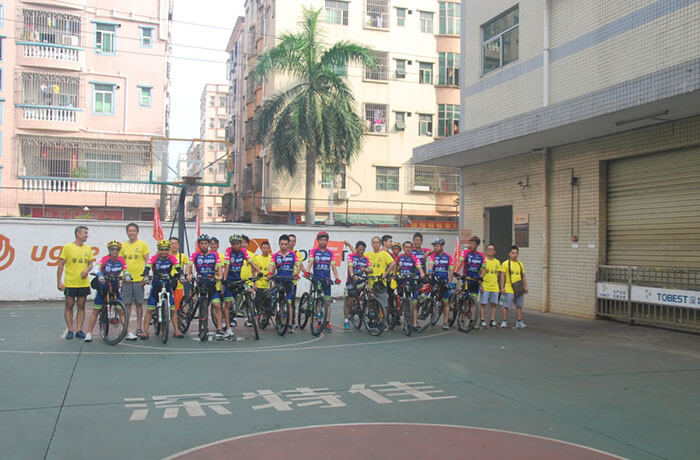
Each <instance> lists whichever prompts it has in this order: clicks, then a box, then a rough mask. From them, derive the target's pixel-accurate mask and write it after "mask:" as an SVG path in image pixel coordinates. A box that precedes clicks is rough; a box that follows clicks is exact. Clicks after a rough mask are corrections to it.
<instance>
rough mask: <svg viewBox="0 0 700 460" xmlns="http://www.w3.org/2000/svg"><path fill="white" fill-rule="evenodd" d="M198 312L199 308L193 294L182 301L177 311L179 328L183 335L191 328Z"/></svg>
mask: <svg viewBox="0 0 700 460" xmlns="http://www.w3.org/2000/svg"><path fill="white" fill-rule="evenodd" d="M196 311H197V306H196V303H195V301H194V298H193V297H192V294H189V295H188V296H187V297H184V298H183V299H182V300H181V301H180V308H179V309H178V311H177V327H178V329H180V332H181V333H183V334H184V333H186V332H187V330H188V329H189V328H190V324H191V323H192V319H193V318H194V314H195V312H196Z"/></svg>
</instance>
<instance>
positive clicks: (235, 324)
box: [228, 319, 238, 327]
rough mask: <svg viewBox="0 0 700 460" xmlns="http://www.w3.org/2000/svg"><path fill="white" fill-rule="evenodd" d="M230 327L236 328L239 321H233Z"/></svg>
mask: <svg viewBox="0 0 700 460" xmlns="http://www.w3.org/2000/svg"><path fill="white" fill-rule="evenodd" d="M228 325H229V327H236V326H238V321H236V320H235V319H232V320H231V322H230V323H229V324H228Z"/></svg>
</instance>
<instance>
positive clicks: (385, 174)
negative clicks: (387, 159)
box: [377, 166, 399, 191]
mask: <svg viewBox="0 0 700 460" xmlns="http://www.w3.org/2000/svg"><path fill="white" fill-rule="evenodd" d="M377 190H393V191H398V190H399V168H388V167H385V166H377Z"/></svg>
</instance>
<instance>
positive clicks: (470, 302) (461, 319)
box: [456, 295, 479, 332]
mask: <svg viewBox="0 0 700 460" xmlns="http://www.w3.org/2000/svg"><path fill="white" fill-rule="evenodd" d="M456 316H457V327H458V328H459V330H460V331H462V332H469V331H471V330H472V329H473V328H474V325H476V321H477V320H478V318H479V304H478V303H476V301H475V300H474V297H472V296H471V295H468V296H467V298H466V300H465V302H464V303H463V304H462V305H461V306H460V309H459V311H458V312H457V314H456Z"/></svg>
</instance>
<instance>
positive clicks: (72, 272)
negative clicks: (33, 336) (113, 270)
mask: <svg viewBox="0 0 700 460" xmlns="http://www.w3.org/2000/svg"><path fill="white" fill-rule="evenodd" d="M73 233H74V235H75V241H74V242H72V243H68V244H66V245H65V246H63V249H62V250H61V255H60V256H59V260H58V269H57V272H56V275H57V277H58V280H57V284H58V286H57V287H58V290H59V291H63V294H64V295H65V297H66V303H65V309H64V311H63V318H64V319H65V321H66V326H67V328H68V332H66V340H71V339H72V338H73V331H74V330H75V329H77V330H78V331H77V332H76V333H75V337H77V338H79V339H84V338H85V333H84V332H83V331H82V329H83V323H84V321H85V301H86V300H87V296H88V295H90V280H89V279H88V274H89V273H90V270H92V264H93V261H94V260H95V256H93V255H92V248H91V247H90V246H88V245H87V244H85V242H86V241H87V239H88V228H87V227H85V226H84V225H79V226H78V227H75V230H74V231H73ZM64 270H65V273H66V277H65V282H64V280H63V272H64ZM74 306H77V310H78V311H77V313H76V317H75V326H76V328H75V329H74V328H73V307H74Z"/></svg>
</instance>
